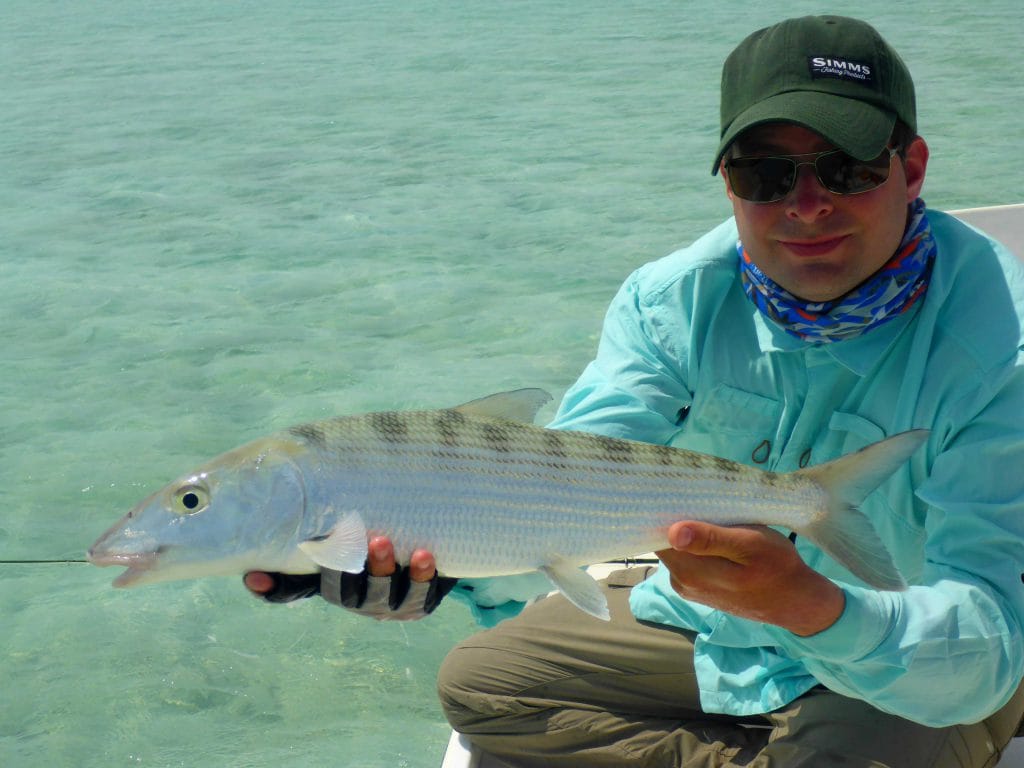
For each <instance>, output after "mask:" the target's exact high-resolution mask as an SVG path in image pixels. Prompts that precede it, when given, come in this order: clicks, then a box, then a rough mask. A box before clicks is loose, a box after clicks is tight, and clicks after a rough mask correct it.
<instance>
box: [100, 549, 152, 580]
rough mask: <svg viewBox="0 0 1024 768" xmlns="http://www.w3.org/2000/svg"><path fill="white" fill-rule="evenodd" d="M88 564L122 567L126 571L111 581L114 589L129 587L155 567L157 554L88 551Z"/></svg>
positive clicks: (102, 566) (103, 566)
mask: <svg viewBox="0 0 1024 768" xmlns="http://www.w3.org/2000/svg"><path fill="white" fill-rule="evenodd" d="M88 557H89V562H90V563H92V564H93V565H98V566H99V567H100V568H106V567H107V566H110V565H123V566H124V567H125V568H126V570H125V572H124V573H122V574H121V575H119V576H118V577H117V578H116V579H114V581H113V585H114V586H115V587H129V586H131V585H132V584H134V583H136V582H137V581H139V580H140V579H142V578H143V577H144V576H145V575H146V574H147V573H149V571H150V569H152V568H153V566H154V565H156V561H157V558H158V557H159V553H158V552H133V553H131V554H119V553H113V552H96V551H94V550H89V556H88Z"/></svg>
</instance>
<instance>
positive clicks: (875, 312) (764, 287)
mask: <svg viewBox="0 0 1024 768" xmlns="http://www.w3.org/2000/svg"><path fill="white" fill-rule="evenodd" d="M935 250H936V249H935V240H934V238H933V237H932V229H931V225H930V224H929V223H928V216H927V215H926V214H925V205H924V201H923V200H922V199H921V198H917V199H916V200H915V201H914V202H913V204H912V205H911V210H910V222H909V224H908V225H907V231H906V232H905V233H904V235H903V241H902V242H901V243H900V246H899V248H897V249H896V254H895V255H894V256H893V257H892V258H891V259H890V260H889V261H888V262H886V264H885V265H883V266H882V268H881V269H879V270H878V271H877V272H876V273H875V274H873V275H872V276H871V277H869V278H868V279H867V280H865V281H864V282H863V283H861V284H860V285H858V286H857V287H856V288H854V289H853V290H852V291H850V292H849V293H847V294H845V295H844V296H841V297H840V298H838V299H834V300H832V301H824V302H809V301H804V300H802V299H799V298H797V297H796V296H794V295H793V294H791V293H790V292H789V291H787V290H786V289H785V288H783V287H782V286H780V285H779V284H778V283H775V282H774V281H772V280H771V278H769V277H768V276H767V275H765V274H764V273H763V272H762V271H761V270H760V269H758V268H757V265H756V264H754V262H753V261H752V260H751V258H750V256H749V254H747V252H746V250H745V249H744V248H743V243H742V242H737V243H736V251H737V253H738V254H739V257H740V258H739V262H740V277H741V278H742V281H743V290H744V291H746V294H747V296H748V297H749V298H750V300H751V301H752V302H754V305H755V306H756V307H757V308H758V309H759V310H761V312H763V313H764V314H765V315H767V316H768V317H769V318H770V319H771V320H772V321H774V322H775V323H776V324H777V325H779V326H781V327H782V328H783V329H784V330H785V331H786V332H787V333H789V334H792V335H793V336H796V337H797V338H799V339H803V340H804V341H808V342H810V343H812V344H828V343H831V342H834V341H843V340H844V339H850V338H853V337H855V336H859V335H860V334H862V333H866V332H867V331H869V330H871V329H872V328H877V327H878V326H880V325H882V324H884V323H887V322H888V321H890V320H892V319H894V318H896V317H899V316H900V315H901V314H903V313H904V312H906V311H907V310H908V309H910V308H911V307H912V306H914V304H915V303H916V302H917V300H918V299H920V298H921V297H922V296H924V294H925V291H927V290H928V279H929V277H930V276H931V271H932V263H933V262H934V260H935Z"/></svg>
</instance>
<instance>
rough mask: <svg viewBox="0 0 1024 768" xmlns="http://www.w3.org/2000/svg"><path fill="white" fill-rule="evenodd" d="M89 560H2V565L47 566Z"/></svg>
mask: <svg viewBox="0 0 1024 768" xmlns="http://www.w3.org/2000/svg"><path fill="white" fill-rule="evenodd" d="M87 562H89V561H88V560H0V565H47V564H50V563H53V564H56V563H61V564H64V563H87Z"/></svg>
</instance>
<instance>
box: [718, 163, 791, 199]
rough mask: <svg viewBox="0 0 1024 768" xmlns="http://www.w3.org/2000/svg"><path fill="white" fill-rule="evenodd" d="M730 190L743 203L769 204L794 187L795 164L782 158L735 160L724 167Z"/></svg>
mask: <svg viewBox="0 0 1024 768" xmlns="http://www.w3.org/2000/svg"><path fill="white" fill-rule="evenodd" d="M726 168H727V170H728V172H729V184H730V185H731V187H732V191H733V192H734V193H735V194H736V195H737V196H738V197H741V198H743V199H744V200H750V201H751V202H754V203H770V202H774V201H775V200H781V199H782V198H784V197H785V196H786V195H787V194H789V190H790V189H792V187H793V179H794V176H795V171H796V164H795V163H794V162H793V161H792V160H788V159H786V158H782V157H737V158H734V159H733V160H730V161H729V162H728V164H727V166H726Z"/></svg>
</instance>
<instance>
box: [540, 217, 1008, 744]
mask: <svg viewBox="0 0 1024 768" xmlns="http://www.w3.org/2000/svg"><path fill="white" fill-rule="evenodd" d="M928 215H929V217H930V220H931V223H932V230H933V234H934V236H935V239H936V241H937V245H938V252H937V256H936V260H935V266H934V271H933V273H932V276H931V283H930V286H929V288H928V292H927V295H926V297H925V300H924V301H923V302H918V304H917V305H915V306H914V307H913V308H912V309H911V310H910V311H909V312H908V313H907V314H906V315H905V316H903V317H900V318H898V319H896V320H893V321H892V322H890V323H887V324H885V325H882V326H879V327H877V328H875V329H873V330H871V331H869V332H867V333H865V334H864V335H862V336H860V337H857V338H853V339H849V340H845V341H841V342H837V343H832V344H824V345H817V346H816V345H812V344H808V343H806V342H804V341H801V340H799V339H797V338H794V337H792V336H790V335H788V334H786V333H785V332H783V331H782V330H781V329H780V328H779V327H777V326H775V325H774V324H773V323H772V322H771V321H770V320H768V319H767V318H766V317H764V316H763V315H762V314H760V313H759V312H758V311H757V309H756V308H755V307H754V305H753V304H752V303H751V302H750V300H749V299H748V298H747V297H746V296H745V295H744V293H743V289H742V286H741V284H740V280H739V279H738V270H737V263H736V241H737V230H736V225H735V222H734V221H732V220H730V221H728V222H726V223H724V224H722V225H721V226H719V227H717V228H716V229H714V230H713V231H711V232H710V233H708V234H707V235H705V236H704V237H702V238H701V239H700V240H698V241H697V242H695V243H694V244H693V245H691V246H690V247H688V248H684V249H682V250H680V251H678V252H676V253H674V254H672V255H670V256H668V257H666V258H664V259H661V260H659V261H655V262H653V263H650V264H647V265H646V266H644V267H641V268H640V269H638V270H637V271H636V272H635V273H634V274H633V275H632V276H631V277H630V278H629V279H628V280H627V281H626V283H625V284H624V285H623V286H622V288H621V290H620V291H619V293H618V295H617V296H616V297H615V299H614V301H613V302H612V304H611V306H610V308H609V310H608V313H607V317H606V319H605V324H604V329H603V333H602V337H601V342H600V346H599V349H598V352H597V357H596V359H595V360H594V361H593V362H592V363H591V364H590V365H589V366H588V367H587V368H586V370H585V371H584V373H583V374H582V376H581V377H580V379H579V380H578V381H577V382H576V384H575V385H574V386H573V387H572V388H571V389H570V390H569V391H568V392H567V393H566V395H565V398H564V400H563V402H562V405H561V408H560V410H559V413H558V415H557V416H556V418H555V420H554V422H553V423H552V425H551V426H552V427H555V428H558V429H572V430H580V431H587V432H596V433H600V434H604V435H609V436H614V437H622V438H628V439H632V440H641V441H645V442H651V443H660V444H671V445H674V446H678V447H682V448H688V449H691V450H696V451H701V452H705V453H710V454H714V455H716V456H722V457H725V458H729V459H733V460H735V461H739V462H742V463H744V464H750V465H755V466H759V467H761V468H763V469H766V470H772V471H777V472H789V471H793V470H796V469H797V468H799V467H801V466H805V465H807V464H820V463H822V462H825V461H828V460H830V459H834V458H837V457H839V456H842V455H844V454H847V453H850V452H851V451H854V450H857V449H858V448H862V447H863V446H865V445H868V444H870V443H873V442H875V441H877V440H881V439H883V438H885V437H887V436H889V435H893V434H896V433H897V432H901V431H904V430H907V429H912V428H920V427H924V428H927V429H930V430H931V434H930V436H929V439H928V441H927V443H926V445H925V446H924V447H923V448H922V449H920V450H919V451H918V452H917V453H916V454H914V456H913V457H912V458H911V459H910V461H909V462H908V463H907V464H906V465H904V466H903V467H901V468H900V469H899V470H898V471H897V472H896V474H895V475H893V476H892V477H891V478H890V479H888V480H887V481H886V482H885V483H883V485H882V486H881V487H880V488H879V489H878V490H876V491H875V492H873V493H871V494H870V495H869V497H868V498H867V499H866V501H865V502H864V503H863V505H862V507H861V508H862V509H863V511H864V512H865V514H867V515H868V517H869V518H870V519H871V520H872V522H873V524H874V526H875V528H876V529H877V530H878V532H879V534H880V536H881V538H882V540H883V541H885V542H886V544H887V546H888V547H889V549H890V551H891V553H892V555H893V558H894V560H895V561H896V564H897V566H898V567H899V569H900V570H901V572H902V573H903V575H904V576H905V577H906V578H907V580H908V582H909V583H910V584H911V585H912V586H911V587H910V588H909V589H908V590H906V591H905V592H877V591H873V590H871V589H868V588H865V587H864V586H863V585H862V584H861V583H860V582H858V580H857V579H856V578H854V577H853V576H852V575H851V574H850V573H849V572H848V571H846V570H845V569H844V568H842V567H841V566H840V565H838V564H837V563H836V562H834V561H833V560H832V559H831V558H829V557H827V556H826V555H824V554H823V553H821V552H820V551H819V550H818V549H817V548H815V547H814V545H813V544H811V543H810V542H809V541H806V540H804V539H802V538H798V539H797V542H796V545H797V548H798V550H799V552H800V554H801V555H802V556H803V557H804V559H805V560H806V561H807V562H808V563H809V564H810V565H811V566H812V567H814V568H815V569H817V570H818V571H820V572H821V573H823V574H825V575H827V576H829V577H830V578H832V579H833V580H835V581H836V582H837V583H839V584H840V585H841V586H842V587H843V589H844V590H845V593H846V609H845V612H844V613H843V615H842V616H841V618H840V619H839V621H838V622H837V623H836V624H835V625H833V626H832V627H830V628H829V629H827V630H825V631H823V632H821V633H819V634H817V635H814V636H812V637H808V638H801V637H798V636H796V635H793V634H791V633H789V632H787V631H786V630H783V629H781V628H778V627H774V626H768V625H763V624H759V623H756V622H753V621H749V620H745V619H740V618H736V617H733V616H730V615H728V614H725V613H722V612H720V611H716V610H712V609H710V608H707V607H705V606H702V605H699V604H696V603H692V602H689V601H686V600H683V599H682V598H680V597H679V596H678V595H677V594H676V593H675V592H674V591H673V589H672V587H671V585H670V584H669V581H668V574H667V571H666V570H665V569H664V568H662V569H659V571H658V572H657V573H656V574H655V575H654V576H652V577H651V578H650V579H649V580H648V581H646V582H644V583H643V584H641V585H640V586H638V587H636V588H635V589H634V590H633V593H632V599H631V605H632V609H633V613H634V614H635V615H636V617H637V618H639V619H644V620H648V621H655V622H660V623H664V624H669V625H672V626H677V627H683V628H686V629H691V630H693V631H695V632H696V633H697V638H696V658H695V663H696V669H697V677H698V681H699V685H700V689H701V702H702V706H703V707H704V709H705V710H706V711H708V712H719V713H726V714H731V715H749V714H754V713H763V712H767V711H771V710H773V709H776V708H778V707H780V706H782V705H784V704H787V703H788V702H790V701H792V700H793V699H795V698H797V697H798V696H800V695H801V694H803V693H805V692H806V691H808V690H809V689H811V688H812V687H814V686H816V685H818V684H819V683H820V684H824V685H825V686H827V687H828V688H830V689H831V690H833V691H836V692H838V693H842V694H845V695H849V696H853V697H857V698H860V699H863V700H866V701H868V702H870V703H871V704H872V705H874V706H876V707H877V708H879V709H882V710H885V711H887V712H891V713H894V714H897V715H900V716H902V717H906V718H909V719H911V720H915V721H917V722H920V723H924V724H927V725H931V726H945V725H950V724H955V723H968V722H974V721H977V720H980V719H982V718H984V717H986V716H988V715H989V714H991V713H992V712H994V711H995V710H996V709H998V708H999V707H1000V706H1001V705H1002V704H1003V703H1005V702H1006V701H1007V700H1008V699H1009V697H1010V695H1011V694H1012V693H1013V691H1014V690H1015V689H1016V688H1017V685H1018V683H1019V681H1020V679H1021V675H1022V671H1024V638H1022V632H1021V629H1022V622H1024V583H1022V571H1024V367H1022V360H1021V355H1020V349H1021V340H1022V331H1021V326H1022V324H1024V271H1022V269H1021V266H1020V265H1019V264H1018V263H1017V261H1016V259H1015V258H1014V257H1013V256H1012V255H1011V254H1010V253H1009V252H1008V251H1007V250H1006V249H1005V248H1003V247H1002V246H1001V245H999V244H998V243H995V242H993V241H991V240H989V239H988V238H986V237H984V236H983V235H981V234H979V233H978V232H977V231H975V230H973V229H971V228H970V227H968V226H966V225H964V224H962V223H961V222H959V221H957V220H956V219H954V218H952V217H950V216H948V215H945V214H943V213H940V212H937V211H929V212H928Z"/></svg>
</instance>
